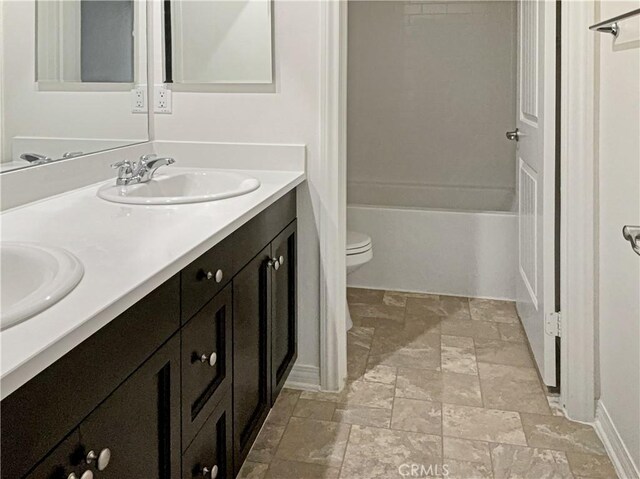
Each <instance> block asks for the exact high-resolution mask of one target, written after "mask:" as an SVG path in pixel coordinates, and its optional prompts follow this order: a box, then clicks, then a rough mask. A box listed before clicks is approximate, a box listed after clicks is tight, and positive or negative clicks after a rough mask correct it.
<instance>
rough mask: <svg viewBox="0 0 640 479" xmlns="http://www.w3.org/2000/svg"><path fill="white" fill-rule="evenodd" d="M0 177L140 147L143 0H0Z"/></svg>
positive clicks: (143, 125) (143, 137) (144, 126)
mask: <svg viewBox="0 0 640 479" xmlns="http://www.w3.org/2000/svg"><path fill="white" fill-rule="evenodd" d="M0 3H1V7H0V8H2V16H1V18H2V39H1V46H2V52H1V53H2V54H1V61H2V65H1V75H0V81H1V84H0V85H1V88H2V96H1V98H2V100H1V105H0V106H1V108H0V109H1V112H2V116H1V124H0V126H1V130H2V136H1V145H0V146H1V154H2V157H1V162H0V169H1V171H9V170H14V169H17V168H23V167H27V166H30V165H39V164H43V163H49V162H52V161H56V160H60V159H66V158H70V157H77V156H82V155H85V154H88V153H94V152H97V151H103V150H107V149H112V148H117V147H121V146H125V145H130V144H134V143H139V142H144V141H148V139H149V132H148V117H147V110H148V108H147V104H146V103H147V102H146V100H147V97H148V94H147V40H146V37H147V33H146V31H147V30H146V28H147V27H146V25H147V15H146V9H147V4H146V1H144V0H35V1H24V0H5V1H2V2H0Z"/></svg>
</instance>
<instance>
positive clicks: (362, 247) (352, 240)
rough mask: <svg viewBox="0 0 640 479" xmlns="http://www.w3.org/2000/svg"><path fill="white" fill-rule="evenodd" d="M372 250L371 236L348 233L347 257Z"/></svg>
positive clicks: (353, 232)
mask: <svg viewBox="0 0 640 479" xmlns="http://www.w3.org/2000/svg"><path fill="white" fill-rule="evenodd" d="M371 248H372V246H371V237H370V236H368V235H366V234H364V233H359V232H357V231H347V250H346V251H347V256H352V255H356V254H362V253H366V252H367V251H370V250H371Z"/></svg>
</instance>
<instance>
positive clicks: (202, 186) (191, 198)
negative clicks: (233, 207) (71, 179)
mask: <svg viewBox="0 0 640 479" xmlns="http://www.w3.org/2000/svg"><path fill="white" fill-rule="evenodd" d="M259 187H260V181H259V180H258V179H256V178H253V177H251V176H248V175H244V174H242V173H236V172H231V171H219V170H207V169H193V168H173V167H172V168H170V169H166V170H165V171H163V172H162V173H160V172H158V173H157V174H156V175H155V176H154V177H153V179H152V180H151V181H148V182H146V183H137V184H132V185H128V186H118V185H114V184H107V185H104V186H102V187H100V189H99V190H98V196H99V197H100V198H102V199H104V200H107V201H112V202H115V203H127V204H136V205H171V204H180V203H200V202H203V201H215V200H221V199H224V198H232V197H234V196H240V195H244V194H247V193H250V192H252V191H254V190H256V189H258V188H259Z"/></svg>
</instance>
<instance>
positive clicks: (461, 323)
mask: <svg viewBox="0 0 640 479" xmlns="http://www.w3.org/2000/svg"><path fill="white" fill-rule="evenodd" d="M499 326H500V325H499V324H496V323H490V322H488V321H469V320H466V319H451V320H447V321H443V322H442V323H441V324H440V329H441V330H442V334H447V335H451V336H466V337H469V338H481V339H500V329H499Z"/></svg>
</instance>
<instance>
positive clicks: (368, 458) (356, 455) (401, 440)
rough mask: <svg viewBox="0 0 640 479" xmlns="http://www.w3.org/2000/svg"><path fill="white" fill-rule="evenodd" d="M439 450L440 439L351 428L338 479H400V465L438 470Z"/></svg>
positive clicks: (409, 433)
mask: <svg viewBox="0 0 640 479" xmlns="http://www.w3.org/2000/svg"><path fill="white" fill-rule="evenodd" d="M441 450H442V440H441V438H440V437H439V436H433V435H429V434H420V433H415V432H405V431H394V430H390V429H378V428H371V427H364V426H352V428H351V435H350V436H349V444H348V445H347V450H346V453H345V457H344V463H343V465H342V471H341V474H340V477H341V478H344V479H376V478H384V479H389V478H395V477H402V475H401V474H400V473H399V467H401V466H402V465H403V464H405V465H411V464H419V465H422V466H424V467H428V466H429V465H432V467H436V466H437V467H441V461H442V457H441Z"/></svg>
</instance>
